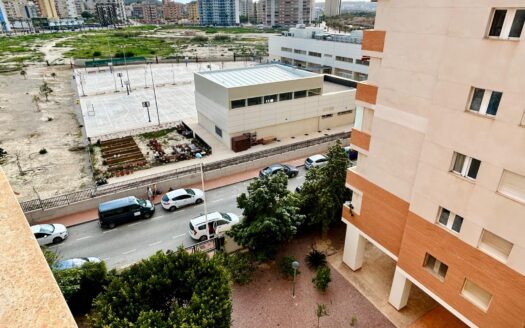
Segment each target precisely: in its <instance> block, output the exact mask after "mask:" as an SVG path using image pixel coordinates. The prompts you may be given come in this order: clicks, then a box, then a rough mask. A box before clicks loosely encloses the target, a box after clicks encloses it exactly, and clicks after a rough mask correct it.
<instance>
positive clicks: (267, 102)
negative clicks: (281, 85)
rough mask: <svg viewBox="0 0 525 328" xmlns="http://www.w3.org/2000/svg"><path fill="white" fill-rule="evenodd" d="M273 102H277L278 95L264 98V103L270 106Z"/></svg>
mask: <svg viewBox="0 0 525 328" xmlns="http://www.w3.org/2000/svg"><path fill="white" fill-rule="evenodd" d="M273 102H277V95H269V96H264V103H265V104H270V103H273Z"/></svg>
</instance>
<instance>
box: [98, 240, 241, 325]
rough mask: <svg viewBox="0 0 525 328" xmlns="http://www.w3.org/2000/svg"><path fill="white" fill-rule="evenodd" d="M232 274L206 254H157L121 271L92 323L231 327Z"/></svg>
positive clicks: (101, 302)
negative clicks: (230, 275)
mask: <svg viewBox="0 0 525 328" xmlns="http://www.w3.org/2000/svg"><path fill="white" fill-rule="evenodd" d="M230 294H231V284H230V279H229V275H228V272H227V271H226V269H225V268H224V267H223V266H222V265H220V264H219V262H218V261H217V260H214V259H209V258H208V256H207V255H206V254H204V253H195V254H189V253H187V252H186V251H185V250H183V249H179V250H178V251H176V252H170V251H168V252H167V253H163V252H160V251H159V252H158V253H156V254H155V255H153V256H152V257H150V258H149V259H146V260H143V261H142V262H139V263H137V264H135V265H133V266H131V267H130V268H128V269H125V270H124V271H122V272H121V273H120V274H118V275H116V276H115V277H114V278H113V279H112V281H111V283H110V284H109V286H108V287H107V289H106V290H105V291H104V292H102V293H101V294H100V295H99V296H98V297H97V298H96V299H95V301H94V308H93V312H92V313H93V314H92V316H91V318H90V320H91V326H92V327H115V328H116V327H119V328H120V327H159V328H162V327H214V328H215V327H217V328H222V327H230V324H231V310H232V303H231V299H230Z"/></svg>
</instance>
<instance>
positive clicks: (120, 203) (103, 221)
mask: <svg viewBox="0 0 525 328" xmlns="http://www.w3.org/2000/svg"><path fill="white" fill-rule="evenodd" d="M153 213H155V206H154V205H153V204H152V203H151V202H150V201H149V200H143V199H139V198H137V197H134V196H130V197H125V198H120V199H115V200H111V201H109V202H105V203H100V205H98V223H99V224H100V226H101V227H102V228H110V229H113V228H115V226H116V225H117V224H121V223H126V222H129V221H133V220H136V219H149V218H150V217H151V216H152V215H153Z"/></svg>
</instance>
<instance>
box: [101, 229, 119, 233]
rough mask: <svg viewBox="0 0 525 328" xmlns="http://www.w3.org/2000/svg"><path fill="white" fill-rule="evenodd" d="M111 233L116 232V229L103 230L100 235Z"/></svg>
mask: <svg viewBox="0 0 525 328" xmlns="http://www.w3.org/2000/svg"><path fill="white" fill-rule="evenodd" d="M111 231H117V229H110V230H104V231H102V233H108V232H111Z"/></svg>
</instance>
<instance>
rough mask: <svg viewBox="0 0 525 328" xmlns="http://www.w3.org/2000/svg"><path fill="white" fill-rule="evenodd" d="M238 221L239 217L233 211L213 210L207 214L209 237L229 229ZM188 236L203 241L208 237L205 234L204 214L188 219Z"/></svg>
mask: <svg viewBox="0 0 525 328" xmlns="http://www.w3.org/2000/svg"><path fill="white" fill-rule="evenodd" d="M237 223H239V217H238V216H237V215H235V214H233V213H222V212H213V213H209V214H208V225H209V227H210V228H209V229H210V238H211V237H215V235H216V234H218V235H220V234H222V233H223V232H225V231H228V230H230V229H231V227H232V226H233V225H235V224H237ZM189 234H190V237H191V238H193V239H195V240H200V241H204V240H206V239H208V236H207V234H206V215H201V216H199V217H196V218H195V219H192V220H190V231H189Z"/></svg>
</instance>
